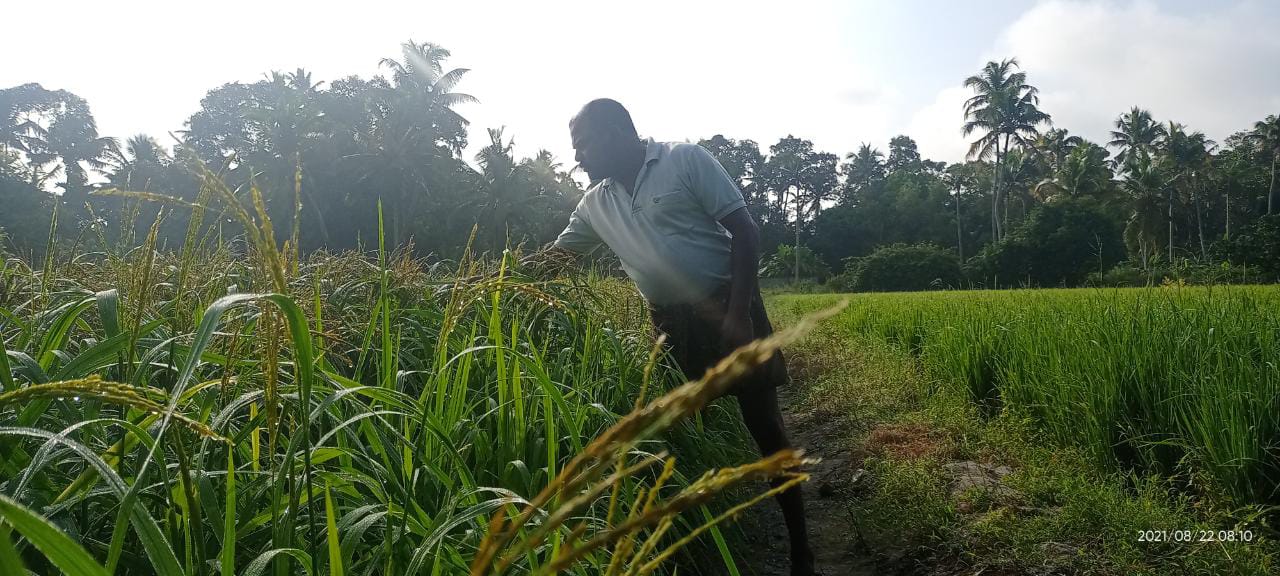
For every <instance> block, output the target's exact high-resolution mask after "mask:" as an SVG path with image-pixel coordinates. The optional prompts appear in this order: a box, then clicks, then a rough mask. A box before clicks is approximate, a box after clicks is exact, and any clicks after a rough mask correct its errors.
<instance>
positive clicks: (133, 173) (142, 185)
mask: <svg viewBox="0 0 1280 576" xmlns="http://www.w3.org/2000/svg"><path fill="white" fill-rule="evenodd" d="M171 161H172V158H171V157H170V156H169V152H168V151H166V150H165V149H164V148H162V147H161V146H160V143H159V142H156V139H155V138H152V137H151V136H148V135H146V134H138V135H136V136H130V137H129V139H128V140H127V141H126V142H125V146H124V154H122V155H121V157H120V158H119V161H118V162H117V163H116V166H115V167H114V170H112V171H111V174H109V175H108V176H107V180H108V181H110V182H111V184H112V185H114V186H117V187H122V188H125V189H130V190H153V189H154V188H153V186H154V184H156V183H155V182H153V180H154V179H156V178H157V176H158V175H159V174H161V173H162V172H163V170H164V169H165V167H166V166H168V165H169V163H170V162H171Z"/></svg>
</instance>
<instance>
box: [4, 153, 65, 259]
mask: <svg viewBox="0 0 1280 576" xmlns="http://www.w3.org/2000/svg"><path fill="white" fill-rule="evenodd" d="M53 202H54V197H53V195H51V194H47V193H45V192H44V191H42V190H40V189H39V188H36V187H35V186H32V185H31V184H30V183H28V182H24V181H22V180H19V179H17V178H14V177H12V176H9V175H5V174H0V206H3V209H0V234H2V235H3V238H2V242H3V245H2V247H0V249H3V250H5V251H9V250H12V251H13V252H14V253H16V254H21V255H24V256H29V257H31V258H32V260H31V261H32V262H34V261H38V260H39V259H40V255H41V254H43V252H44V240H45V238H46V237H47V236H48V235H49V218H50V216H51V215H52V213H53V212H52V211H53Z"/></svg>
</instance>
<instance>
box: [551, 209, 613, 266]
mask: <svg viewBox="0 0 1280 576" xmlns="http://www.w3.org/2000/svg"><path fill="white" fill-rule="evenodd" d="M600 244H601V241H600V237H599V236H597V235H596V231H595V229H594V228H592V227H591V222H590V221H588V220H587V213H586V210H584V209H583V207H582V203H581V202H579V203H578V206H577V208H574V209H573V213H571V214H569V224H568V225H566V226H565V227H564V230H563V231H562V232H560V235H559V236H557V237H556V241H555V244H554V246H555V247H556V248H564V249H565V250H569V251H571V252H577V253H579V254H586V253H588V252H591V251H592V250H594V249H595V248H597V247H598V246H600Z"/></svg>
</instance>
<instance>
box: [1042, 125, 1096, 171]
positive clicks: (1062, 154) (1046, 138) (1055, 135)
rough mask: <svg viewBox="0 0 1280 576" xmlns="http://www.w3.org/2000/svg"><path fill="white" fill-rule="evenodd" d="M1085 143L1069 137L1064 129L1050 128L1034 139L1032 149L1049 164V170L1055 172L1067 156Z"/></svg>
mask: <svg viewBox="0 0 1280 576" xmlns="http://www.w3.org/2000/svg"><path fill="white" fill-rule="evenodd" d="M1084 143H1085V141H1084V139H1083V138H1081V137H1079V136H1071V135H1070V134H1069V133H1068V132H1067V129H1066V128H1052V129H1050V130H1047V131H1045V133H1044V134H1041V135H1040V137H1039V138H1036V140H1035V142H1034V143H1033V144H1032V147H1033V148H1035V150H1036V151H1037V152H1039V153H1040V155H1041V156H1043V157H1044V158H1045V160H1046V161H1047V162H1048V163H1049V167H1050V169H1051V170H1055V171H1056V170H1057V169H1058V168H1059V167H1060V166H1062V163H1063V162H1064V161H1066V159H1067V155H1069V154H1071V151H1072V150H1075V148H1076V147H1077V146H1079V145H1081V144H1084Z"/></svg>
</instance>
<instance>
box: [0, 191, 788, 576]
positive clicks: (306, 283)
mask: <svg viewBox="0 0 1280 576" xmlns="http://www.w3.org/2000/svg"><path fill="white" fill-rule="evenodd" d="M197 170H199V172H198V174H199V176H200V178H201V184H202V186H203V189H202V191H201V194H200V198H199V199H198V200H197V202H196V203H195V204H192V205H190V206H184V207H180V208H182V209H194V210H197V211H199V212H200V214H201V215H202V217H203V214H204V213H205V211H208V212H210V215H211V216H214V218H211V221H215V222H219V223H222V222H225V221H226V219H227V218H228V217H230V218H232V219H234V220H235V221H236V222H238V223H239V225H240V227H241V229H242V231H243V234H244V236H243V237H242V240H243V241H242V242H218V241H211V238H210V232H209V229H208V228H203V227H201V226H200V225H199V224H196V225H193V226H192V227H191V228H190V229H189V232H188V239H187V242H186V243H185V245H184V247H183V249H182V250H181V251H180V252H178V253H171V252H167V251H165V250H162V249H160V248H158V247H157V246H156V233H155V230H156V229H157V228H158V224H157V225H156V226H152V228H151V230H150V233H149V234H148V236H147V238H146V240H145V241H143V242H142V244H141V245H140V246H139V247H136V248H132V249H129V250H127V251H116V250H110V249H106V247H104V250H103V251H102V252H100V253H96V254H93V255H91V256H82V255H78V254H74V253H73V254H65V253H61V254H60V253H58V252H56V251H54V250H49V254H50V257H49V258H47V259H46V261H45V262H44V265H43V266H42V267H41V268H40V269H38V270H37V269H33V268H31V267H29V266H26V265H25V264H23V263H21V262H19V261H16V260H13V261H10V262H8V263H6V265H5V268H4V278H5V281H4V291H3V293H0V344H2V345H3V350H0V436H2V437H3V439H2V440H0V519H3V522H0V572H3V573H4V574H20V573H23V572H22V571H23V570H27V571H30V572H32V573H35V574H53V573H58V572H64V573H67V574H76V575H78V574H95V575H96V574H129V575H134V574H161V575H164V576H178V575H214V574H217V575H220V576H231V575H233V574H240V575H244V576H257V575H263V574H272V575H276V576H283V575H286V574H322V573H328V574H432V575H439V574H467V573H473V574H486V573H494V574H496V573H538V574H546V573H566V574H599V573H606V572H607V573H617V574H623V573H625V574H647V573H653V572H655V571H656V572H662V571H663V570H665V569H666V568H664V567H666V566H667V561H668V560H670V559H671V557H672V556H673V555H675V554H677V553H678V552H679V551H680V550H681V549H682V548H683V547H684V546H685V545H687V544H689V543H690V542H691V541H693V540H694V539H695V538H696V537H698V536H700V535H702V534H703V533H705V532H710V535H711V536H712V537H713V539H714V540H715V541H716V542H717V545H718V547H719V549H720V551H721V557H722V560H723V562H724V563H726V564H728V565H729V566H730V569H731V570H733V568H732V559H731V556H730V555H729V554H728V553H727V549H726V548H725V543H724V538H723V537H722V536H721V535H720V534H719V533H718V532H717V531H716V527H715V525H716V524H717V523H718V522H720V521H721V520H724V519H727V518H729V517H731V516H732V515H733V514H736V513H737V512H738V511H739V510H740V509H741V506H742V505H733V502H731V501H727V500H723V499H717V498H716V495H717V494H719V493H721V492H722V491H724V490H725V489H727V488H728V487H730V486H731V485H732V484H734V483H736V482H738V481H740V480H743V479H747V478H754V477H773V476H776V475H790V476H791V478H792V482H798V481H801V480H803V478H804V477H803V475H800V474H798V473H796V470H795V468H796V466H798V465H799V464H800V463H801V462H802V460H801V458H800V455H799V454H797V453H793V452H787V453H782V454H779V455H777V456H775V457H774V458H771V459H768V460H765V461H762V462H759V463H755V464H749V465H746V466H743V467H739V468H728V466H729V465H731V464H735V463H741V462H745V461H748V460H749V458H748V457H747V454H749V452H748V450H747V448H748V446H749V442H748V441H747V440H746V439H745V435H744V433H743V432H742V431H741V430H740V429H739V425H738V424H737V419H736V417H735V416H734V415H733V414H730V413H726V412H725V411H724V410H722V409H719V408H717V407H714V406H713V407H709V408H708V407H706V403H707V401H708V400H709V399H710V398H713V397H714V396H716V395H717V394H718V391H720V390H722V389H723V386H724V385H725V383H726V382H728V380H729V379H731V378H732V377H734V375H735V374H736V373H739V372H741V371H742V370H744V369H745V367H748V366H750V365H751V363H752V362H758V361H760V360H761V359H763V358H766V357H767V356H768V354H769V353H771V352H772V350H775V349H776V348H777V347H778V346H780V345H781V343H783V342H784V341H785V339H786V338H787V337H789V336H788V335H787V334H783V335H779V336H778V337H777V338H774V339H771V340H768V341H765V342H761V343H757V344H755V345H753V346H752V347H748V348H747V349H744V350H743V351H740V352H739V353H738V355H737V356H736V357H735V358H732V359H730V360H729V361H726V362H725V363H724V364H722V365H721V367H720V368H719V369H718V370H716V371H713V372H712V373H709V374H708V376H707V377H706V378H705V379H703V380H702V381H700V382H695V383H692V384H689V385H686V386H684V387H679V388H674V389H673V386H674V385H675V384H678V383H680V382H682V378H680V376H679V375H678V374H677V373H676V372H675V371H674V370H672V369H670V368H668V367H667V366H666V364H665V363H664V362H662V361H661V358H660V356H659V355H658V354H656V352H655V350H656V349H655V348H653V346H652V341H651V339H650V338H649V335H648V332H647V328H646V326H645V324H644V321H643V317H642V316H641V315H640V311H641V310H642V307H641V306H640V305H639V304H637V302H638V297H637V296H636V295H635V293H634V292H633V291H631V290H630V289H629V288H624V287H623V286H622V285H621V284H618V283H616V282H610V281H608V280H596V281H591V282H590V283H588V284H583V283H580V282H573V281H566V280H559V281H553V282H545V281H535V280H534V279H532V278H529V277H525V276H522V275H521V273H520V272H519V271H518V270H515V269H514V265H515V262H516V258H515V255H514V254H505V255H502V256H499V257H495V258H493V259H491V260H489V261H487V262H482V261H477V260H472V259H470V258H467V257H464V258H462V259H461V260H460V261H459V262H457V263H455V264H454V265H453V266H450V267H449V268H448V269H444V267H442V266H440V265H435V266H427V265H426V264H425V263H423V262H421V261H418V260H416V259H414V258H412V257H411V256H410V255H409V253H408V252H407V251H389V250H387V249H386V247H385V246H381V245H380V246H379V249H378V250H377V251H376V254H374V255H372V256H369V255H362V254H338V255H329V254H323V253H318V254H314V255H311V256H309V257H306V258H303V257H301V256H300V255H299V254H298V252H297V251H296V246H297V243H296V239H297V231H296V230H295V231H294V233H293V234H292V235H291V239H289V240H287V241H285V242H283V243H282V244H281V243H279V242H278V240H277V239H276V237H275V232H274V230H273V229H272V227H271V223H270V220H269V219H267V218H266V210H265V207H264V206H263V203H262V200H261V194H259V192H258V191H257V190H256V189H255V188H250V189H249V190H247V191H239V193H238V191H234V190H231V189H229V188H227V187H226V186H225V184H223V183H222V181H221V180H220V179H219V178H218V177H217V176H216V175H214V174H212V173H210V172H208V171H207V170H204V169H203V167H199V166H197ZM160 217H163V214H161V216H160ZM157 222H158V220H157ZM462 278H469V279H471V280H469V281H463V280H460V279H462ZM620 303H621V305H620ZM669 389H671V390H672V391H671V392H670V393H668V394H666V395H662V394H660V392H664V391H666V390H669ZM646 397H651V398H655V400H653V401H651V402H648V403H646V402H645V401H644V399H645V398H646ZM593 439H594V440H593ZM677 459H678V462H679V464H678V465H677V464H676V462H677ZM763 497H764V496H760V497H758V498H755V499H753V500H751V501H750V502H755V501H758V500H759V499H760V498H763ZM686 510H692V511H693V514H687V515H680V513H681V512H683V511H686ZM690 518H693V519H690Z"/></svg>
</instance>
